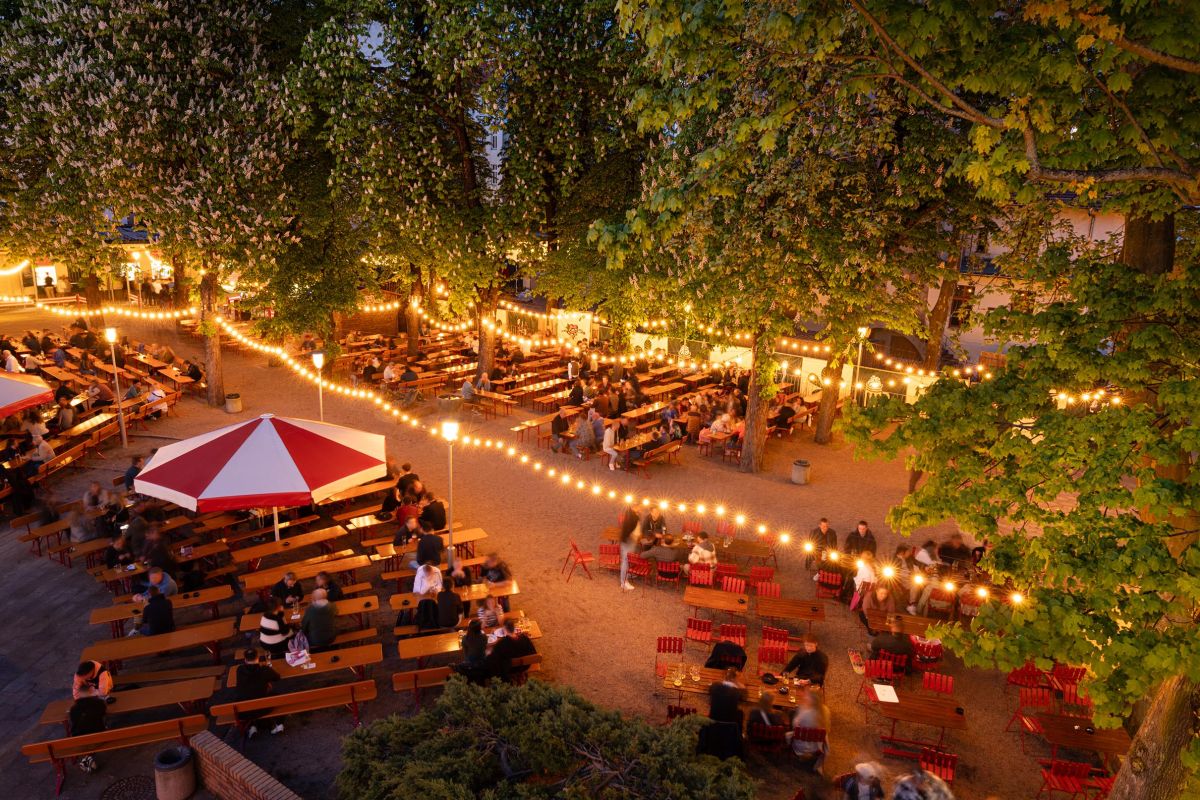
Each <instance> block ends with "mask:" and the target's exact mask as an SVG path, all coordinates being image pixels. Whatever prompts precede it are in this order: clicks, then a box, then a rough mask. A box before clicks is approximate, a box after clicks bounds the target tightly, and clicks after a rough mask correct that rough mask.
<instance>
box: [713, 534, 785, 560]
mask: <svg viewBox="0 0 1200 800" xmlns="http://www.w3.org/2000/svg"><path fill="white" fill-rule="evenodd" d="M713 544H714V545H715V546H716V548H717V560H719V561H720V560H729V559H733V560H737V559H739V558H744V559H746V561H747V562H750V561H752V560H753V559H756V558H757V559H759V560H760V561H762V562H764V563H766V560H767V559H769V558H771V545H769V544H767V543H766V542H756V541H752V540H750V539H736V538H735V539H730V540H729V544H725V542H724V541H723V540H721V538H720V537H717V539H716V541H715V542H713Z"/></svg>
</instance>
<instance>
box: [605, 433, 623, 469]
mask: <svg viewBox="0 0 1200 800" xmlns="http://www.w3.org/2000/svg"><path fill="white" fill-rule="evenodd" d="M616 445H617V426H616V425H606V426H605V427H604V442H603V443H602V445H601V449H602V450H604V452H606V453H608V468H609V469H611V470H615V469H617V463H618V462H619V461H620V460H621V458H620V455H619V454H618V453H617V447H616Z"/></svg>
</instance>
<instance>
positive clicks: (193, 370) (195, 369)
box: [183, 361, 204, 382]
mask: <svg viewBox="0 0 1200 800" xmlns="http://www.w3.org/2000/svg"><path fill="white" fill-rule="evenodd" d="M183 367H184V369H183V374H184V375H187V376H188V377H189V378H191V379H192V380H193V381H197V382H199V381H202V380H204V371H203V370H201V369H200V365H199V364H196V363H195V362H193V361H184V362H183Z"/></svg>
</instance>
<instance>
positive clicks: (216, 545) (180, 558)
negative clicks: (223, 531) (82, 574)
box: [96, 542, 229, 583]
mask: <svg viewBox="0 0 1200 800" xmlns="http://www.w3.org/2000/svg"><path fill="white" fill-rule="evenodd" d="M179 549H180V548H179V547H178V546H174V547H172V548H171V553H172V555H173V556H174V557H175V560H176V561H177V562H180V563H186V562H188V561H196V560H198V559H201V558H209V557H211V556H219V555H220V554H221V553H227V552H229V545H227V544H225V543H224V542H209V543H208V544H198V545H195V546H193V547H192V552H191V553H189V554H188V555H186V556H185V555H183V554H182V553H180V552H179ZM149 571H150V567H148V566H147V565H145V564H143V563H142V562H140V561H139V562H138V563H137V564H136V565H135V566H134V568H133V569H128V568H125V567H112V568H111V569H105V570H103V571H101V572H98V573H96V580H98V581H101V582H102V583H108V582H109V581H119V580H122V579H124V578H136V577H138V576H141V575H144V574H146V573H147V572H149Z"/></svg>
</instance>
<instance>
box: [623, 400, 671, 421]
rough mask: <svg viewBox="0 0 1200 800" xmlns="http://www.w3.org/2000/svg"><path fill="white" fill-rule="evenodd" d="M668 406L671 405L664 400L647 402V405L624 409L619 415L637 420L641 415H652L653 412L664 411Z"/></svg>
mask: <svg viewBox="0 0 1200 800" xmlns="http://www.w3.org/2000/svg"><path fill="white" fill-rule="evenodd" d="M670 406H671V404H670V403H666V402H663V401H661V400H660V401H658V402H657V403H649V404H648V405H644V406H639V407H637V408H633V409H630V410H629V411H626V412H625V413H624V414H622V415H621V416H622V417H624V418H625V419H627V420H630V421H633V420H638V419H641V418H642V417H649V416H653V415H654V414H657V413H658V412H659V411H664V410H666V409H667V408H670Z"/></svg>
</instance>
